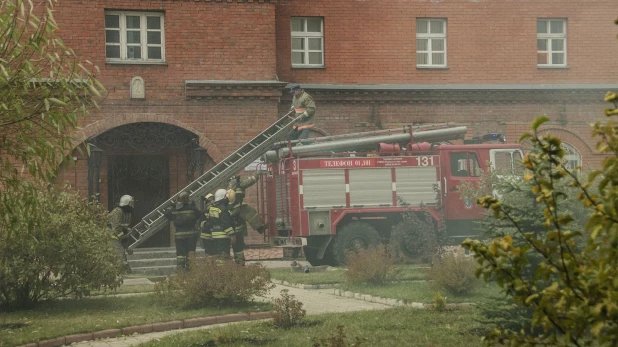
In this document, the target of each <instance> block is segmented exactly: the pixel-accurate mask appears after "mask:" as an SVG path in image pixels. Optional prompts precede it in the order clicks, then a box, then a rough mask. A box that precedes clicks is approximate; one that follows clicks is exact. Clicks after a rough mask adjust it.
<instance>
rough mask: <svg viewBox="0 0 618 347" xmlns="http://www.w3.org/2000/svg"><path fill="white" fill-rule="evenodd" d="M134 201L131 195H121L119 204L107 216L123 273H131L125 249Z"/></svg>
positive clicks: (127, 243) (127, 244) (128, 243)
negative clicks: (122, 266)
mask: <svg viewBox="0 0 618 347" xmlns="http://www.w3.org/2000/svg"><path fill="white" fill-rule="evenodd" d="M134 205H135V199H133V197H132V196H131V195H123V196H122V197H120V202H119V203H118V206H116V207H115V208H114V209H113V210H111V212H110V213H109V215H108V218H109V224H108V225H109V227H110V228H111V229H112V231H113V233H114V234H113V238H114V240H115V243H116V251H117V253H118V256H119V257H120V258H121V259H122V260H123V262H124V267H125V271H127V272H131V268H130V266H129V262H128V260H127V252H126V249H127V248H128V247H129V245H130V243H131V242H130V240H129V233H130V232H131V228H130V227H129V225H131V219H132V218H133V206H134Z"/></svg>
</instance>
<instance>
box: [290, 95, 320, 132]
mask: <svg viewBox="0 0 618 347" xmlns="http://www.w3.org/2000/svg"><path fill="white" fill-rule="evenodd" d="M290 93H292V94H294V97H292V107H291V109H290V110H294V111H295V112H296V117H298V116H301V115H302V118H301V119H300V121H298V122H297V123H296V124H294V125H293V129H294V130H293V131H292V133H291V134H290V139H292V140H297V139H299V138H300V139H301V140H303V139H307V138H308V137H309V132H310V130H311V128H313V126H314V125H315V124H314V123H313V122H314V119H315V101H313V97H312V96H311V95H309V94H308V93H307V92H305V91H304V90H302V89H301V88H300V86H293V87H292V88H291V89H290Z"/></svg>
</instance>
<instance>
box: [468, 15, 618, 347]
mask: <svg viewBox="0 0 618 347" xmlns="http://www.w3.org/2000/svg"><path fill="white" fill-rule="evenodd" d="M617 24H618V21H617ZM605 100H606V101H607V102H610V103H612V104H613V107H612V108H609V109H607V110H605V114H606V116H608V117H615V116H618V95H617V94H616V93H612V92H609V93H607V95H606V97H605ZM547 120H548V119H547V117H540V118H538V119H537V120H535V121H534V122H533V123H532V131H531V132H529V133H526V134H524V135H523V136H522V138H521V139H520V141H530V142H531V143H532V145H533V148H534V150H532V151H531V152H529V153H528V154H527V155H526V156H525V157H524V159H523V163H524V166H525V167H526V169H527V170H529V172H528V173H527V174H526V175H525V176H524V179H525V181H526V182H527V184H528V189H529V191H530V194H531V199H530V202H529V204H531V205H534V204H538V205H539V206H540V207H541V209H542V212H543V214H542V216H541V217H540V218H541V223H540V224H539V223H530V221H525V223H524V219H523V217H522V216H518V214H517V210H516V209H514V208H513V207H512V206H510V205H509V204H506V203H504V202H503V201H502V200H501V199H499V198H495V197H492V196H486V197H484V198H481V199H479V201H478V202H479V204H481V205H483V206H484V207H485V208H487V209H489V210H490V211H491V212H492V213H493V217H494V218H496V219H498V220H500V221H504V222H506V223H508V224H509V225H510V226H511V227H512V228H513V231H514V232H513V234H512V235H511V234H505V235H503V236H499V237H496V238H494V239H493V240H491V241H490V242H489V244H487V243H484V242H481V241H478V240H476V241H473V240H466V241H465V242H464V243H463V247H465V248H466V249H469V250H470V251H472V253H473V254H474V257H475V258H476V259H477V260H478V263H479V264H480V267H479V268H478V269H477V276H479V277H481V276H482V277H483V278H484V279H485V280H495V281H496V282H497V284H498V285H499V286H500V287H502V288H503V289H504V291H505V293H506V294H507V296H509V297H510V298H512V300H513V302H514V303H515V304H516V305H519V306H522V307H529V308H533V309H534V314H533V318H532V326H531V329H536V331H537V332H538V334H537V335H534V334H530V332H529V331H525V330H521V331H512V330H508V329H496V330H495V331H493V332H492V333H491V334H489V335H488V336H487V337H486V341H487V343H488V345H492V344H495V343H496V342H498V343H502V344H510V345H552V346H554V345H560V346H583V345H591V344H595V345H611V346H615V345H617V344H618V300H617V299H618V279H617V278H618V257H617V255H618V135H617V133H618V123H616V121H615V120H611V119H610V120H608V121H606V122H604V123H601V122H597V123H596V124H594V126H593V135H594V136H596V137H598V139H599V140H598V143H597V145H596V148H597V150H598V151H599V152H601V153H606V154H608V157H607V158H606V159H605V160H604V161H603V168H602V169H600V170H596V171H593V172H591V173H590V174H589V175H588V178H587V180H586V181H585V182H584V179H583V178H580V177H579V175H577V174H576V172H574V171H572V170H569V169H568V168H566V167H564V166H563V165H562V163H563V158H564V155H565V153H564V151H563V150H562V148H561V141H560V139H558V138H557V137H554V136H552V135H551V134H546V135H543V136H541V135H539V132H538V131H539V128H540V126H541V125H542V124H543V123H544V122H546V121H547ZM597 181H598V189H595V191H593V190H592V189H591V186H592V182H597ZM565 185H566V186H569V187H572V188H575V189H577V190H578V201H579V203H580V204H581V206H582V207H583V208H585V209H586V211H587V213H586V214H585V216H586V217H583V218H584V219H585V220H584V221H583V222H584V223H581V224H580V225H584V227H583V228H581V227H578V223H575V219H574V217H573V213H572V212H571V211H569V210H568V209H566V210H565V208H564V205H565V204H564V203H565V201H566V199H568V195H567V194H566V193H565V189H564V188H563V187H565ZM580 218H582V217H580ZM537 226H540V228H541V231H540V232H539V230H536V229H538V228H537ZM513 235H515V236H513Z"/></svg>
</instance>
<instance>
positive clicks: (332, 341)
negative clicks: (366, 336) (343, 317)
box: [313, 325, 363, 347]
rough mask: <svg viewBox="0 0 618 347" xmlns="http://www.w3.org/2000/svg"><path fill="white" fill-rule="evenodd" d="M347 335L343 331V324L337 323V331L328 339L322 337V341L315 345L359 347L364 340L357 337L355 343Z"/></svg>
mask: <svg viewBox="0 0 618 347" xmlns="http://www.w3.org/2000/svg"><path fill="white" fill-rule="evenodd" d="M345 338H346V335H345V333H344V332H343V325H337V333H336V334H335V335H334V336H331V337H329V338H327V339H320V342H316V343H314V344H313V347H358V346H360V345H361V344H362V343H363V340H362V339H361V338H359V337H357V338H356V339H355V340H354V343H348V342H347V341H346V340H345Z"/></svg>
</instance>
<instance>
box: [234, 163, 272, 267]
mask: <svg viewBox="0 0 618 347" xmlns="http://www.w3.org/2000/svg"><path fill="white" fill-rule="evenodd" d="M260 175H261V173H260V172H259V171H257V172H256V173H255V174H254V175H252V176H248V177H240V176H236V177H232V179H231V180H230V182H229V183H228V186H227V189H228V200H229V203H230V207H229V209H230V215H231V216H232V219H233V220H234V224H235V226H236V243H234V245H233V246H232V249H233V250H234V260H235V261H236V262H237V263H239V264H244V263H245V236H247V223H249V225H251V227H252V228H253V229H255V230H256V231H257V232H258V233H260V234H263V233H264V230H266V225H265V224H264V222H263V221H262V219H261V218H260V215H259V214H258V213H257V211H256V210H255V209H254V208H253V207H252V206H249V205H247V204H246V203H245V202H244V201H243V200H244V198H245V189H247V188H249V187H251V186H252V185H254V184H255V183H256V182H257V180H258V179H259V178H260Z"/></svg>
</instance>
